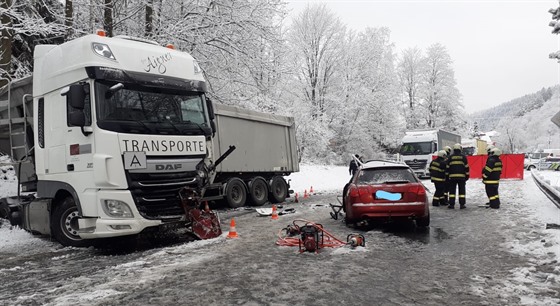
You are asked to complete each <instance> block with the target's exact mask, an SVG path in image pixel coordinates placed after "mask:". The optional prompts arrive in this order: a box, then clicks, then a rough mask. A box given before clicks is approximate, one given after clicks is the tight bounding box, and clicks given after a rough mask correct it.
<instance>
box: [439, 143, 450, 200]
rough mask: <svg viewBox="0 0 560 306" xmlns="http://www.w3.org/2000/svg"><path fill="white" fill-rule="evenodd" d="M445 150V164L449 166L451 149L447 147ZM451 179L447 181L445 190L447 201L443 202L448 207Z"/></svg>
mask: <svg viewBox="0 0 560 306" xmlns="http://www.w3.org/2000/svg"><path fill="white" fill-rule="evenodd" d="M443 149H444V150H445V153H447V154H446V155H445V164H446V165H447V164H448V162H449V156H450V155H451V151H452V150H451V147H450V146H445V147H444V148H443ZM449 188H450V187H449V178H446V179H445V186H444V190H443V196H444V197H445V201H442V203H441V204H442V205H444V206H447V205H448V204H449Z"/></svg>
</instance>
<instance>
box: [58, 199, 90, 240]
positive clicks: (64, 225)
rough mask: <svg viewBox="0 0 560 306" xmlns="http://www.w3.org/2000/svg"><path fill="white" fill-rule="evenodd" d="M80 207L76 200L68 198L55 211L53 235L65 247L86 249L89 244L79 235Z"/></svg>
mask: <svg viewBox="0 0 560 306" xmlns="http://www.w3.org/2000/svg"><path fill="white" fill-rule="evenodd" d="M78 217H79V212H78V207H76V203H75V202H74V198H72V197H71V196H67V197H66V198H64V199H63V200H62V201H61V202H60V203H59V205H57V206H56V207H55V209H54V212H53V215H52V219H51V228H52V235H53V237H54V239H56V240H57V241H58V242H60V244H62V245H63V246H72V247H84V246H88V245H89V242H88V241H87V240H84V239H82V238H80V236H79V235H78Z"/></svg>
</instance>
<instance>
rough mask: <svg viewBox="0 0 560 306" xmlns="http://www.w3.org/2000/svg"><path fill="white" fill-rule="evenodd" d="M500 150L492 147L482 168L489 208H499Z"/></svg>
mask: <svg viewBox="0 0 560 306" xmlns="http://www.w3.org/2000/svg"><path fill="white" fill-rule="evenodd" d="M500 155H502V150H500V149H498V148H493V149H492V155H489V156H488V159H487V160H486V165H485V166H484V169H483V170H482V182H483V183H484V186H485V189H486V195H487V196H488V200H489V201H490V202H489V203H488V206H489V207H490V208H494V209H498V208H500V196H499V195H498V187H499V186H500V176H501V174H502V161H501V160H500Z"/></svg>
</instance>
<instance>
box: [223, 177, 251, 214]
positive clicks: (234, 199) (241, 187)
mask: <svg viewBox="0 0 560 306" xmlns="http://www.w3.org/2000/svg"><path fill="white" fill-rule="evenodd" d="M246 190H247V189H246V188H245V183H243V181H242V180H240V179H238V178H236V177H235V178H232V179H231V180H229V181H228V183H227V185H226V201H227V204H228V206H229V207H231V208H238V207H242V206H244V205H245V202H246V201H247V191H246Z"/></svg>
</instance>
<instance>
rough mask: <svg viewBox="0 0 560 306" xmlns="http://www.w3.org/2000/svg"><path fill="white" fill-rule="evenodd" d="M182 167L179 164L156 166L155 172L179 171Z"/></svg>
mask: <svg viewBox="0 0 560 306" xmlns="http://www.w3.org/2000/svg"><path fill="white" fill-rule="evenodd" d="M182 167H183V165H181V164H164V165H156V170H157V171H164V170H177V169H181V168H182Z"/></svg>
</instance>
